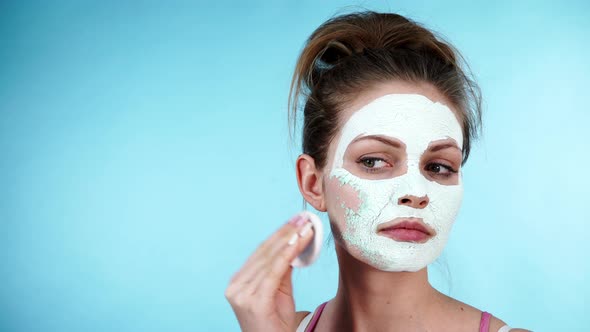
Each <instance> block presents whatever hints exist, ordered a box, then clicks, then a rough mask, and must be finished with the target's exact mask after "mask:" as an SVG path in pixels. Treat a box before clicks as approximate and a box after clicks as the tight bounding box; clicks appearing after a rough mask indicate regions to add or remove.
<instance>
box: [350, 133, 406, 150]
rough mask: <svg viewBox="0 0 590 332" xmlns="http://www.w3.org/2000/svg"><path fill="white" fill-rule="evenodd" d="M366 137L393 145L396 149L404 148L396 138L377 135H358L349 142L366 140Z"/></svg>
mask: <svg viewBox="0 0 590 332" xmlns="http://www.w3.org/2000/svg"><path fill="white" fill-rule="evenodd" d="M367 139H373V140H376V141H379V142H381V143H384V144H387V145H390V146H393V147H394V148H398V149H403V148H404V146H403V144H402V143H401V142H399V141H398V140H395V139H389V138H385V137H383V136H379V135H367V136H360V137H357V138H355V139H353V140H352V142H350V144H352V143H355V142H358V141H363V140H367Z"/></svg>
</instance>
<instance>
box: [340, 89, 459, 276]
mask: <svg viewBox="0 0 590 332" xmlns="http://www.w3.org/2000/svg"><path fill="white" fill-rule="evenodd" d="M368 135H378V136H382V137H385V138H395V139H397V140H399V141H401V142H402V143H404V144H405V146H406V151H405V152H406V154H407V172H405V174H403V175H400V176H397V177H393V178H387V179H379V180H374V179H363V178H360V177H358V176H356V175H353V174H352V173H350V172H349V171H348V170H346V169H345V168H344V155H345V152H346V151H347V148H348V146H349V145H350V143H351V142H352V141H353V140H355V139H357V138H359V137H363V136H368ZM445 139H446V140H448V139H452V140H454V141H455V142H456V144H457V146H458V147H459V148H461V147H462V146H463V135H462V130H461V126H460V125H459V122H458V121H457V118H456V117H455V115H454V114H453V112H452V111H451V110H450V109H449V108H448V107H447V106H445V105H443V104H441V103H438V102H437V103H434V102H432V101H431V100H430V99H428V98H426V97H425V96H422V95H417V94H390V95H385V96H382V97H380V98H377V99H375V100H374V101H372V102H371V103H369V104H367V105H365V106H364V107H363V108H361V109H360V110H358V111H356V112H355V113H354V114H353V115H352V116H351V117H350V119H349V120H348V121H347V122H346V124H345V125H344V127H343V129H342V135H341V137H340V139H339V141H338V145H337V148H336V152H335V157H334V162H333V165H332V167H331V169H330V174H329V180H335V179H337V181H338V182H339V190H343V188H344V186H349V187H347V188H349V189H350V188H352V190H353V191H354V192H355V195H356V196H357V197H355V201H356V203H355V204H350V202H349V201H347V200H345V199H343V198H342V197H341V196H339V195H336V200H338V204H339V206H341V207H342V208H344V220H343V222H342V221H340V220H333V222H335V223H336V224H337V225H338V229H339V230H340V232H341V235H342V243H341V244H342V245H343V246H344V247H345V248H346V249H347V251H348V252H349V253H350V254H351V255H353V256H354V257H355V258H357V259H359V260H361V261H363V262H366V263H368V264H369V265H371V266H373V267H375V268H377V269H380V270H383V271H412V272H414V271H418V270H420V269H422V268H424V267H426V266H427V265H428V264H430V263H432V262H433V261H434V260H435V259H436V258H437V257H438V256H439V255H440V254H441V252H442V250H443V248H444V246H445V244H446V242H447V239H448V236H449V232H450V229H451V226H452V224H453V222H454V220H455V217H456V215H457V213H458V211H459V207H460V205H461V199H462V196H463V185H462V181H461V174H460V173H459V174H458V178H459V182H458V184H454V185H445V184H440V183H438V182H436V181H434V180H431V179H427V178H426V177H425V176H424V175H423V172H421V170H420V160H421V156H422V154H423V153H424V152H425V151H426V150H428V148H429V145H430V144H431V143H433V142H435V141H439V140H445ZM409 195H411V196H414V197H427V198H428V202H427V205H426V206H425V207H423V208H418V207H413V206H408V205H404V204H400V203H399V200H400V198H402V197H406V196H409ZM400 217H401V218H410V217H414V218H422V222H423V223H424V224H426V225H427V226H428V227H430V229H432V230H434V231H435V232H436V234H435V235H434V236H433V237H431V238H429V239H428V241H426V242H424V243H416V242H407V241H398V240H394V239H392V238H390V237H385V236H383V235H380V234H378V229H379V227H380V225H381V227H383V224H385V223H387V222H391V221H392V220H394V219H396V218H400ZM330 218H331V219H333V218H332V216H330ZM414 220H416V219H414Z"/></svg>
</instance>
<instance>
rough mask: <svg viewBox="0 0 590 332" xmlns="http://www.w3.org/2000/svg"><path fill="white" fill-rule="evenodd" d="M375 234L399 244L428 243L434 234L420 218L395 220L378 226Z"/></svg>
mask: <svg viewBox="0 0 590 332" xmlns="http://www.w3.org/2000/svg"><path fill="white" fill-rule="evenodd" d="M377 233H378V234H379V235H383V236H386V237H389V238H391V239H393V240H396V241H400V242H418V243H424V242H426V241H428V240H429V239H430V238H431V237H432V236H433V235H434V234H435V232H434V230H432V229H430V228H429V227H428V226H426V225H425V224H424V222H423V221H422V218H396V219H394V220H392V221H390V222H386V223H384V224H381V225H379V228H378V229H377Z"/></svg>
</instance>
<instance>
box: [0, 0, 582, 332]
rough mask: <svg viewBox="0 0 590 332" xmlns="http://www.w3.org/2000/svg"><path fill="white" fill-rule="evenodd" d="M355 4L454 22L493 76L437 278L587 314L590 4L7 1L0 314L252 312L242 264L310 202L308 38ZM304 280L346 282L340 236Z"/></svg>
mask: <svg viewBox="0 0 590 332" xmlns="http://www.w3.org/2000/svg"><path fill="white" fill-rule="evenodd" d="M348 5H361V6H364V7H366V8H369V9H374V10H380V11H383V10H385V11H394V12H398V13H401V14H404V15H408V16H409V17H411V18H413V19H415V20H417V21H419V22H423V23H425V24H426V26H428V27H430V28H432V29H434V30H436V31H438V32H440V33H441V34H442V35H444V36H446V37H447V38H448V39H449V40H450V41H451V42H452V43H453V44H454V45H455V46H456V47H457V48H459V49H460V50H461V51H462V52H463V54H464V55H465V57H466V58H467V60H468V62H469V63H470V65H471V67H472V70H473V71H474V72H475V74H476V76H477V78H478V80H479V83H480V85H481V87H482V90H483V94H484V100H485V116H484V120H485V122H484V137H483V139H482V140H481V141H480V142H479V143H478V144H476V145H475V147H474V151H473V155H472V156H471V159H470V161H469V162H468V163H467V165H466V168H465V175H464V180H465V183H466V193H465V200H464V205H463V207H462V210H461V213H460V216H459V218H458V220H457V223H456V224H455V227H454V229H453V232H452V235H451V239H450V242H449V245H448V246H447V248H446V251H445V254H444V256H443V258H442V260H441V262H439V263H437V264H434V266H433V268H432V269H431V279H432V282H433V283H434V284H435V285H436V287H438V288H439V289H440V290H442V291H443V292H445V293H448V294H450V295H451V296H453V297H456V298H457V299H459V300H462V301H465V302H467V303H469V304H471V305H474V306H476V307H478V308H480V309H483V310H487V311H490V312H492V313H493V314H495V315H497V316H498V317H500V318H502V319H503V320H505V321H506V322H508V323H509V324H511V325H512V326H521V327H526V328H529V329H534V330H535V331H558V330H559V331H582V330H583V328H584V327H586V328H587V326H589V324H590V318H589V317H590V316H588V312H589V308H588V299H589V298H590V286H589V285H588V281H587V280H588V279H587V277H588V275H589V272H590V267H589V265H590V264H589V261H590V260H589V259H588V252H589V251H590V250H589V249H590V244H589V241H588V239H589V235H590V232H589V228H588V223H589V222H590V213H589V212H588V211H589V210H588V208H589V203H588V196H589V194H590V190H589V188H590V180H589V178H590V176H589V175H588V166H589V165H590V158H589V157H588V152H589V150H590V149H589V143H588V142H589V140H590V134H589V133H590V130H589V129H588V126H589V122H590V110H589V107H588V94H589V93H588V92H589V86H590V78H589V77H590V61H588V54H589V53H590V46H589V45H590V40H589V35H590V34H589V32H590V20H589V19H588V17H590V5H589V4H588V2H585V1H559V2H557V1H556V2H547V1H520V2H518V3H513V2H512V1H486V2H483V1H482V2H478V3H477V4H475V3H474V2H473V1H375V2H369V1H366V2H354V1H332V2H328V1H322V2H318V1H311V0H308V1H268V0H267V1H248V2H244V1H236V2H227V1H209V2H190V1H185V2H160V1H153V2H147V1H146V2H139V1H129V2H119V1H87V2H81V1H72V2H61V1H53V2H48V1H47V2H45V1H41V2H25V1H12V2H11V1H2V2H0V152H1V157H0V243H1V247H0V248H1V250H0V262H1V265H0V331H2V332H4V331H19V332H20V331H27V332H34V331H44V332H49V331H237V330H238V325H237V321H236V320H235V318H234V316H233V313H232V311H231V308H230V306H229V305H228V303H227V302H226V300H225V298H224V295H223V293H224V289H225V287H226V285H227V283H228V280H229V278H230V276H231V275H232V274H233V273H234V272H235V271H236V270H237V269H238V268H239V267H240V266H241V264H242V263H243V262H244V261H245V259H246V258H247V257H248V256H249V254H250V253H251V252H252V251H253V250H254V249H255V247H256V246H257V245H258V244H259V243H260V242H261V241H262V240H263V239H264V238H266V237H267V236H268V235H269V234H271V233H272V232H273V231H274V230H275V229H276V228H277V227H279V225H280V224H281V223H283V222H284V221H285V220H286V219H287V218H288V217H290V216H291V215H292V214H293V213H295V212H297V211H298V210H300V209H301V208H302V202H303V201H302V199H301V196H300V194H299V192H298V189H297V186H296V180H295V173H294V164H293V161H294V160H295V158H296V156H297V154H298V152H299V147H298V145H297V144H295V143H291V142H290V141H289V138H288V126H287V107H286V105H287V103H286V102H287V94H288V88H289V83H290V78H291V74H292V70H293V67H294V64H295V61H296V57H297V55H298V52H299V51H300V50H301V48H302V45H303V42H304V40H305V39H306V38H307V37H308V36H309V34H310V33H311V32H312V31H313V30H314V29H315V28H316V27H317V26H318V25H319V24H321V23H322V22H323V21H325V20H326V19H328V18H329V17H331V16H332V15H334V14H336V13H342V12H348V11H350V10H354V9H358V7H348ZM297 142H298V141H297ZM324 222H326V220H325V217H324ZM326 225H327V224H326ZM294 278H295V287H296V301H297V307H298V309H300V310H312V309H314V308H315V307H316V305H318V304H319V303H321V302H322V301H325V300H327V299H329V298H331V297H332V296H333V295H334V294H335V289H336V281H337V263H336V258H335V253H334V250H333V244H332V243H330V244H328V246H327V247H326V248H325V250H324V251H323V253H322V256H321V258H320V260H319V261H318V263H316V264H315V265H314V266H312V267H310V268H308V269H305V270H300V271H296V272H295V275H294Z"/></svg>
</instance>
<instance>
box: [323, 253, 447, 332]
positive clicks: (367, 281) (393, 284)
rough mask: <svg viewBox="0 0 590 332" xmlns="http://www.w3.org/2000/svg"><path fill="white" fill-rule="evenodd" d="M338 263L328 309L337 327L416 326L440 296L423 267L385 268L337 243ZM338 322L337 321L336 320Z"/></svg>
mask: <svg viewBox="0 0 590 332" xmlns="http://www.w3.org/2000/svg"><path fill="white" fill-rule="evenodd" d="M336 252H337V254H338V261H339V266H340V276H339V284H338V292H337V294H336V297H335V298H334V300H333V301H332V304H331V305H330V307H331V308H327V309H329V312H330V313H331V314H330V316H332V315H333V316H332V317H333V318H334V319H331V321H332V322H333V323H334V324H336V325H337V326H333V328H330V329H329V330H336V331H396V330H398V331H399V330H419V327H420V326H421V325H425V324H428V321H429V319H428V318H427V317H429V316H431V315H429V313H431V312H432V308H433V306H434V305H436V304H437V303H440V301H442V300H443V296H441V295H442V294H441V293H439V292H438V291H437V290H436V289H434V288H433V287H432V286H431V285H430V283H429V282H428V271H427V269H426V268H424V269H422V270H420V271H417V272H384V271H380V270H377V269H375V268H374V267H372V266H370V265H368V264H365V263H363V262H361V261H359V260H357V259H356V258H354V257H352V256H351V255H350V254H349V253H348V252H347V251H346V250H344V249H343V248H341V247H340V246H339V245H338V244H336ZM335 322H337V323H335Z"/></svg>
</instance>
